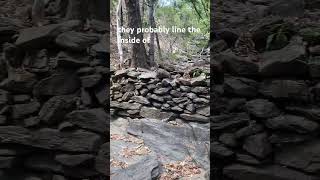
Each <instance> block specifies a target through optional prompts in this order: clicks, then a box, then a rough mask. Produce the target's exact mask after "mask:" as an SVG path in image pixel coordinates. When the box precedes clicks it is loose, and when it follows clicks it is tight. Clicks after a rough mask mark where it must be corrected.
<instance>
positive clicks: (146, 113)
mask: <svg viewBox="0 0 320 180" xmlns="http://www.w3.org/2000/svg"><path fill="white" fill-rule="evenodd" d="M140 116H142V117H144V118H149V119H158V120H164V119H168V120H169V119H170V120H171V119H172V118H174V113H171V112H163V111H161V109H157V108H152V107H142V108H141V111H140Z"/></svg>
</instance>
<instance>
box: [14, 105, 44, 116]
mask: <svg viewBox="0 0 320 180" xmlns="http://www.w3.org/2000/svg"><path fill="white" fill-rule="evenodd" d="M39 109H40V103H39V102H37V101H33V102H30V103H28V104H16V105H13V106H12V118H14V119H22V118H25V117H28V116H29V115H32V114H34V113H37V112H38V110H39Z"/></svg>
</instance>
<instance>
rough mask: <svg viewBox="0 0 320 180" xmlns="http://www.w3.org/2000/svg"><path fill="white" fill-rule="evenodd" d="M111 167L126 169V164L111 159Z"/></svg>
mask: <svg viewBox="0 0 320 180" xmlns="http://www.w3.org/2000/svg"><path fill="white" fill-rule="evenodd" d="M111 166H112V167H118V168H122V169H125V168H127V167H128V164H127V163H126V162H122V161H118V160H114V159H111Z"/></svg>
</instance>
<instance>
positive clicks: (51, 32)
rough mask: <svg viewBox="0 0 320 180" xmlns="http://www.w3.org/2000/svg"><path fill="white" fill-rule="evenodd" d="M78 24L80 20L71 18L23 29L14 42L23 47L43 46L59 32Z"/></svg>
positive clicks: (75, 26)
mask: <svg viewBox="0 0 320 180" xmlns="http://www.w3.org/2000/svg"><path fill="white" fill-rule="evenodd" d="M80 24H81V22H80V21H78V20H71V21H67V22H63V23H61V24H51V25H47V26H41V27H32V28H27V29H23V30H22V31H21V32H20V35H19V37H18V39H17V41H16V42H15V44H16V45H17V46H19V47H22V48H25V49H30V48H43V47H45V46H47V45H48V44H49V42H51V41H53V40H54V38H55V37H56V36H58V35H59V34H61V33H63V32H66V31H70V30H72V29H75V28H77V27H79V26H80Z"/></svg>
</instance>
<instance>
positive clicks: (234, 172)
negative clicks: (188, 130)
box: [210, 0, 320, 180]
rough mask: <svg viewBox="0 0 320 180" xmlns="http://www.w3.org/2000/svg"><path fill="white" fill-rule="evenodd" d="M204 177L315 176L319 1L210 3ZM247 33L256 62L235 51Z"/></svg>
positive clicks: (281, 179) (291, 179)
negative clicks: (206, 165)
mask: <svg viewBox="0 0 320 180" xmlns="http://www.w3.org/2000/svg"><path fill="white" fill-rule="evenodd" d="M214 8H216V9H217V10H216V11H215V12H213V18H214V19H213V20H212V21H213V22H214V23H215V24H214V25H215V27H216V29H215V30H214V34H215V37H214V42H213V52H214V55H213V56H212V59H211V63H212V64H211V65H212V66H211V67H212V69H215V71H213V73H212V74H211V75H212V76H213V79H214V81H212V82H213V84H212V85H211V97H212V98H213V99H212V102H211V121H210V122H211V124H210V126H211V168H212V169H213V171H212V172H211V176H212V177H211V178H213V179H216V180H257V179H266V180H304V179H305V180H311V179H312V180H313V179H314V180H315V179H320V166H319V152H320V148H319V147H320V139H319V122H320V121H319V120H320V119H319V112H320V107H319V87H320V86H319V85H320V84H319V83H320V81H319V78H320V74H319V73H320V69H319V67H320V66H319V65H320V26H319V25H320V23H319V17H320V16H319V12H320V4H319V1H315V0H305V1H302V0H293V1H284V0H281V1H274V0H262V1H260V0H248V1H245V2H244V1H242V2H241V1H235V0H228V1H217V2H216V3H215V4H214ZM249 30H251V32H252V37H253V41H254V42H255V44H256V50H258V52H259V53H258V56H259V57H260V60H259V62H253V61H250V59H248V58H246V57H242V56H238V55H236V54H235V53H234V52H233V51H232V49H233V48H234V44H235V41H236V39H237V38H238V36H239V34H240V33H241V32H243V31H249Z"/></svg>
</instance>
